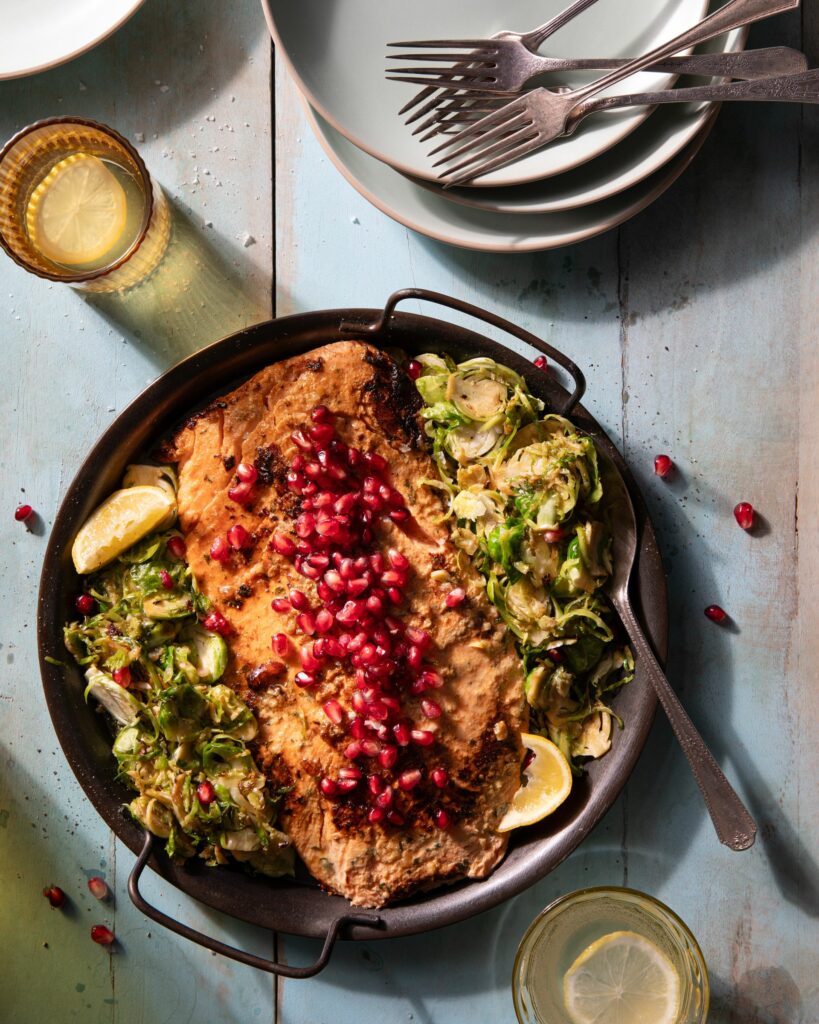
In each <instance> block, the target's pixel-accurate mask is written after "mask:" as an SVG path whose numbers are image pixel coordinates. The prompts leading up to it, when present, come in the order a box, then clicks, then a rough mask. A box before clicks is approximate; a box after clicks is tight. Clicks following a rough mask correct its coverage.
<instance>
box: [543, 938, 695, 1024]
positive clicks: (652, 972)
mask: <svg viewBox="0 0 819 1024" xmlns="http://www.w3.org/2000/svg"><path fill="white" fill-rule="evenodd" d="M563 997H564V999H565V1002H566V1010H567V1012H568V1014H569V1019H570V1020H571V1021H572V1024H675V1021H676V1020H677V1016H678V1014H679V1008H680V977H679V974H678V973H677V971H676V970H675V969H674V965H673V964H672V963H671V961H670V960H669V959H668V957H667V956H666V955H665V953H663V952H662V950H660V949H659V948H658V947H657V946H655V945H654V943H653V942H650V941H649V940H648V939H646V938H644V937H643V936H642V935H638V934H637V933H636V932H612V933H611V934H610V935H604V936H603V937H602V938H601V939H598V940H597V941H596V942H593V943H592V944H591V945H590V946H589V947H588V948H587V949H585V950H584V951H583V952H582V953H581V954H580V956H579V957H578V958H577V959H576V960H575V962H574V963H573V964H572V966H571V967H570V968H569V970H568V971H567V972H566V977H565V978H564V981H563Z"/></svg>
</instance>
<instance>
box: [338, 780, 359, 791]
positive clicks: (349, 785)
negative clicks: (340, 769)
mask: <svg viewBox="0 0 819 1024" xmlns="http://www.w3.org/2000/svg"><path fill="white" fill-rule="evenodd" d="M359 781H360V780H359V779H344V778H339V779H338V780H337V781H336V786H338V791H339V793H352V791H353V790H354V789H356V787H357V786H358V783H359Z"/></svg>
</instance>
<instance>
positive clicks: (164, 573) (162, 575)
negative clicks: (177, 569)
mask: <svg viewBox="0 0 819 1024" xmlns="http://www.w3.org/2000/svg"><path fill="white" fill-rule="evenodd" d="M159 580H160V582H161V583H162V586H163V587H164V588H165V590H173V588H174V586H175V584H174V581H173V576H171V574H170V573H169V572H168V570H167V569H160V570H159Z"/></svg>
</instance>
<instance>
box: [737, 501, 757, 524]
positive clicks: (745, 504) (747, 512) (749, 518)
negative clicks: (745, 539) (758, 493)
mask: <svg viewBox="0 0 819 1024" xmlns="http://www.w3.org/2000/svg"><path fill="white" fill-rule="evenodd" d="M734 519H736V521H737V522H738V523H739V525H740V526H741V527H742V529H743V530H751V529H753V526H754V506H753V505H752V504H751V503H750V502H749V501H741V502H740V503H739V504H738V505H737V506H736V507H735V508H734Z"/></svg>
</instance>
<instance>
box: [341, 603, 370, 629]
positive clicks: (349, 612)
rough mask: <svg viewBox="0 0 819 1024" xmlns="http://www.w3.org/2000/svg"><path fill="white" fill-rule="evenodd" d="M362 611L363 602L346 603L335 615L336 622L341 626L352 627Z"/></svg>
mask: <svg viewBox="0 0 819 1024" xmlns="http://www.w3.org/2000/svg"><path fill="white" fill-rule="evenodd" d="M363 610H364V602H363V601H347V602H346V603H345V605H344V607H343V608H342V609H341V611H340V612H337V613H336V622H340V623H341V625H342V626H352V625H353V623H355V622H358V620H359V619H360V618H361V614H362V612H363Z"/></svg>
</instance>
